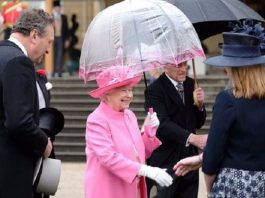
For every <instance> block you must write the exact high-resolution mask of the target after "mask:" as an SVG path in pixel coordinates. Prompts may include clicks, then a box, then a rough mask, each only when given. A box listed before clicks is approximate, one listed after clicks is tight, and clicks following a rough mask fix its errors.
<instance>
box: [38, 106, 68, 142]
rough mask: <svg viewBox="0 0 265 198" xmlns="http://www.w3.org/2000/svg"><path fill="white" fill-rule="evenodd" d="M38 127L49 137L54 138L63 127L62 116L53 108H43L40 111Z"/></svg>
mask: <svg viewBox="0 0 265 198" xmlns="http://www.w3.org/2000/svg"><path fill="white" fill-rule="evenodd" d="M39 127H40V128H41V129H42V130H44V131H45V133H46V134H47V135H48V136H49V137H51V138H54V137H55V135H56V134H58V133H59V132H61V131H62V129H63V127H64V116H63V114H62V113H61V112H60V111H59V110H57V109H55V108H51V107H49V108H43V109H41V110H40V121H39Z"/></svg>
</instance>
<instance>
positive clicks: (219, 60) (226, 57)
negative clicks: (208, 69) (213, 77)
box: [204, 32, 265, 67]
mask: <svg viewBox="0 0 265 198" xmlns="http://www.w3.org/2000/svg"><path fill="white" fill-rule="evenodd" d="M223 38H224V43H223V45H222V55H220V56H215V57H211V58H208V59H207V60H206V61H204V63H205V64H207V65H212V66H217V67H244V66H252V65H257V64H264V63H265V57H264V56H262V54H261V52H260V40H259V39H258V38H257V37H256V36H252V35H248V34H244V33H231V32H224V33H223Z"/></svg>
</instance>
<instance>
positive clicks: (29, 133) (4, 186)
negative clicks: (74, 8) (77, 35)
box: [0, 9, 54, 198]
mask: <svg viewBox="0 0 265 198" xmlns="http://www.w3.org/2000/svg"><path fill="white" fill-rule="evenodd" d="M53 23H54V21H53V18H52V16H50V15H49V14H48V13H46V12H44V11H43V10H41V9H32V10H27V11H25V12H23V13H22V14H21V15H20V18H19V19H18V20H17V22H16V24H15V25H14V27H13V29H12V33H11V36H10V38H9V39H8V40H5V41H2V42H0V161H1V163H0V197H1V198H18V197H21V198H22V197H23V198H32V197H33V187H32V183H33V177H34V170H35V165H36V162H37V159H39V158H40V157H42V156H43V157H45V158H47V157H48V156H49V155H50V153H51V150H52V143H51V141H50V140H49V138H48V137H47V135H46V134H45V132H44V131H43V130H41V129H40V128H39V127H38V121H39V102H38V91H37V87H36V74H35V68H34V64H39V63H40V62H41V61H42V60H43V58H44V56H45V54H46V53H49V51H50V49H51V47H52V43H53V40H54V27H53Z"/></svg>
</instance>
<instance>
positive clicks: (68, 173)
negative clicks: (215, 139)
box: [51, 162, 206, 198]
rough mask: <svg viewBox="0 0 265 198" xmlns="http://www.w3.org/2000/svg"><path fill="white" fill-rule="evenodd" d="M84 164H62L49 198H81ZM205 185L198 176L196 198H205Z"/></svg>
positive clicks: (82, 194)
mask: <svg viewBox="0 0 265 198" xmlns="http://www.w3.org/2000/svg"><path fill="white" fill-rule="evenodd" d="M84 169H85V164H84V163H66V162H64V163H62V172H61V179H60V184H59V188H58V191H57V193H56V195H55V196H52V197H51V198H83V197H84V193H83V175H84ZM205 197H206V191H205V184H204V180H203V178H202V175H201V174H200V189H199V196H198V198H205Z"/></svg>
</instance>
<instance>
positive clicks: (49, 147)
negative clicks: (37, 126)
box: [43, 138, 52, 158]
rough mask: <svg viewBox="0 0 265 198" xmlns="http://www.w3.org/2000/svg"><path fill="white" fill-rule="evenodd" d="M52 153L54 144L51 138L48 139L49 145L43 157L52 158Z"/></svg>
mask: <svg viewBox="0 0 265 198" xmlns="http://www.w3.org/2000/svg"><path fill="white" fill-rule="evenodd" d="M51 152H52V142H51V140H50V138H48V143H47V146H46V149H45V151H44V154H43V157H44V158H48V157H49V156H50V154H51Z"/></svg>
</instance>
